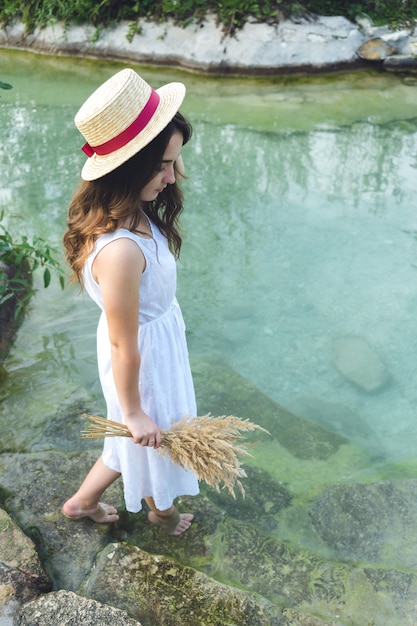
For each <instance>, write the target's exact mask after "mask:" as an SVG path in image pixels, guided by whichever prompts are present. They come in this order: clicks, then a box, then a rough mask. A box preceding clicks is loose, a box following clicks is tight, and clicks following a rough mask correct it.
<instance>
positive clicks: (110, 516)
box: [62, 457, 120, 524]
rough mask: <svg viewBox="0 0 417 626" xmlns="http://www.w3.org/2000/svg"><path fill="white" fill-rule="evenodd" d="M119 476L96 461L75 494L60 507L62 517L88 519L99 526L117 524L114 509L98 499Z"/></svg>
mask: <svg viewBox="0 0 417 626" xmlns="http://www.w3.org/2000/svg"><path fill="white" fill-rule="evenodd" d="M119 476H120V474H119V472H115V471H114V470H112V469H110V468H109V467H107V466H106V465H104V463H103V459H102V458H101V457H100V458H99V459H97V461H96V463H95V464H94V465H93V467H92V468H91V470H90V471H89V473H88V474H87V476H86V477H85V479H84V481H83V483H82V485H81V487H80V488H79V489H78V491H77V493H75V494H74V495H73V496H72V498H70V499H69V500H67V501H66V502H65V504H64V506H63V507H62V511H63V513H64V515H65V516H66V517H69V518H71V519H82V518H83V517H89V518H91V519H92V520H93V521H94V522H97V523H99V524H107V523H108V522H117V520H118V519H119V516H118V515H117V511H116V509H115V508H114V507H112V506H110V505H109V504H104V503H103V502H100V498H101V496H102V495H103V493H104V491H105V490H106V489H107V487H109V486H110V485H111V484H112V483H113V482H114V481H115V480H117V478H119Z"/></svg>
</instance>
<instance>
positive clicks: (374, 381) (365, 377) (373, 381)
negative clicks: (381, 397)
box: [333, 335, 391, 393]
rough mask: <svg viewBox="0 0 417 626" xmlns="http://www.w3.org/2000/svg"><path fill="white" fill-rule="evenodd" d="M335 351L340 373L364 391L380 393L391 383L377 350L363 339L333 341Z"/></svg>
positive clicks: (339, 338) (336, 363)
mask: <svg viewBox="0 0 417 626" xmlns="http://www.w3.org/2000/svg"><path fill="white" fill-rule="evenodd" d="M333 350H334V363H335V365H336V367H337V369H338V370H339V372H340V373H341V374H343V376H345V377H346V378H347V379H348V380H350V381H351V382H353V383H355V385H357V386H358V387H360V388H361V389H363V390H364V391H367V392H368V393H370V392H373V391H379V390H381V389H383V388H384V387H385V386H386V385H387V384H388V382H389V381H390V378H391V376H390V373H389V372H388V370H387V368H386V367H385V365H384V364H383V362H382V361H381V359H380V358H379V356H378V354H377V352H376V350H374V349H373V348H372V347H371V346H370V345H369V343H368V342H367V341H366V340H365V339H363V338H362V337H356V336H354V335H345V336H341V337H338V338H337V339H335V340H334V341H333Z"/></svg>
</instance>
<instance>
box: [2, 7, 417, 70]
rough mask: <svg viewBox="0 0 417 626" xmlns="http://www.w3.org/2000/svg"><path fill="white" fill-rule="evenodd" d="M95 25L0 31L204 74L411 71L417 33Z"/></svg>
mask: <svg viewBox="0 0 417 626" xmlns="http://www.w3.org/2000/svg"><path fill="white" fill-rule="evenodd" d="M135 29H136V31H137V34H134V35H133V36H132V35H131V32H132V30H131V24H130V23H128V22H124V23H120V24H118V25H116V26H114V27H112V28H107V29H103V30H98V29H96V28H95V27H94V26H90V25H85V26H72V27H68V26H67V25H63V24H59V23H57V24H53V25H51V26H48V27H47V28H45V29H42V30H40V29H37V30H35V31H34V32H33V33H30V34H27V33H26V32H25V29H24V25H23V24H21V23H16V24H14V25H13V26H10V27H6V28H5V29H3V30H0V46H8V47H17V48H22V49H28V50H33V51H39V52H44V53H48V54H61V53H63V54H70V55H76V56H95V57H105V58H114V59H123V60H127V61H133V62H136V63H142V64H158V65H175V66H180V67H184V68H188V69H191V70H196V71H203V72H211V73H239V74H256V75H260V74H279V73H290V72H319V71H320V72H323V71H324V72H329V71H335V70H340V69H351V68H357V67H364V66H369V63H379V64H380V65H382V66H384V67H385V68H386V69H389V70H393V71H410V70H413V69H414V68H415V67H416V65H417V63H416V56H415V55H416V54H417V33H416V32H415V31H414V30H407V29H401V30H398V31H391V30H390V29H389V28H388V27H374V26H373V25H372V24H371V22H370V21H369V20H367V19H360V20H359V19H358V20H357V22H356V23H352V22H350V21H349V20H347V19H345V18H344V17H317V18H315V19H309V20H307V19H300V20H299V21H297V22H293V21H290V20H286V21H282V22H277V24H275V25H268V24H260V23H256V22H247V23H246V24H245V26H244V27H243V29H242V30H239V31H237V32H236V33H235V34H233V35H225V33H224V32H223V29H222V28H221V26H219V25H217V24H216V20H215V18H214V16H208V17H207V19H206V20H205V21H203V22H199V23H192V24H190V25H188V26H187V27H186V28H182V27H180V26H177V25H176V24H175V23H173V22H172V21H170V20H168V21H166V22H163V23H153V22H149V21H146V20H139V21H138V23H137V24H136V25H135Z"/></svg>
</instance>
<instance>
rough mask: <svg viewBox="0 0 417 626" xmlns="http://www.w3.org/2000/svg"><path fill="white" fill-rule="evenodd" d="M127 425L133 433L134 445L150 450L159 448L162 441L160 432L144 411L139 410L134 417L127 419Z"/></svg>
mask: <svg viewBox="0 0 417 626" xmlns="http://www.w3.org/2000/svg"><path fill="white" fill-rule="evenodd" d="M125 423H126V426H127V427H128V429H129V430H130V432H131V433H132V438H133V441H134V443H138V444H139V445H141V446H149V447H150V448H159V446H160V445H161V441H162V436H161V433H160V430H159V428H158V426H157V425H156V424H155V422H154V421H153V419H151V418H150V417H149V415H147V414H146V413H145V412H144V411H142V409H139V411H138V412H137V413H135V415H133V416H130V417H125Z"/></svg>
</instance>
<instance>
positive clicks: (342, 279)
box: [0, 51, 417, 460]
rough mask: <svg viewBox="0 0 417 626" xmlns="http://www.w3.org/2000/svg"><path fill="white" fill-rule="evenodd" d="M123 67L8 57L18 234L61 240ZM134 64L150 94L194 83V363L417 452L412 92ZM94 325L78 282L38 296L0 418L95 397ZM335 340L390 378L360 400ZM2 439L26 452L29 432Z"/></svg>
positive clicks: (373, 80)
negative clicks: (90, 111) (90, 104)
mask: <svg viewBox="0 0 417 626" xmlns="http://www.w3.org/2000/svg"><path fill="white" fill-rule="evenodd" d="M120 67H122V66H121V65H120V64H117V63H107V62H98V61H91V60H90V61H85V60H77V62H76V63H74V61H73V60H72V59H65V58H56V59H53V58H50V57H43V56H33V55H27V54H23V53H18V52H7V51H1V52H0V68H1V69H0V79H1V80H3V81H5V82H10V83H11V84H12V85H13V89H12V90H10V91H2V92H1V93H0V96H1V99H0V119H1V128H2V147H1V151H0V167H1V172H2V185H1V190H0V202H1V206H2V207H3V208H4V209H5V211H6V222H7V225H8V227H9V230H11V232H14V233H16V234H18V233H24V234H28V235H31V234H40V235H43V236H44V237H46V238H47V239H48V241H49V242H50V243H52V244H54V245H56V246H58V247H59V246H60V240H61V236H62V233H63V231H64V229H65V213H66V207H67V205H68V202H69V199H70V197H71V194H72V191H73V189H74V187H75V185H76V184H77V181H78V176H79V171H80V168H81V166H82V163H83V158H84V157H83V154H82V153H81V151H80V147H81V145H82V138H81V136H80V135H79V134H78V132H77V131H76V129H75V128H74V126H73V121H72V120H73V116H74V114H75V112H76V110H77V108H78V106H79V105H80V103H81V102H82V101H83V100H84V99H85V97H87V96H88V95H89V93H90V92H91V91H92V90H93V89H94V88H95V87H96V86H97V85H98V84H100V83H101V82H102V81H103V80H104V79H105V78H107V77H108V76H110V75H111V74H112V73H114V71H116V70H117V69H120ZM140 71H141V72H142V74H143V75H144V76H145V78H147V79H148V80H149V81H150V82H152V83H153V84H154V85H155V86H158V85H160V84H163V83H164V82H167V81H169V80H183V81H184V82H185V83H186V84H187V87H188V97H187V100H186V104H185V106H184V112H185V113H186V114H187V115H188V116H189V118H190V119H191V120H192V122H193V124H194V128H195V135H194V140H193V141H192V143H191V144H190V145H189V146H187V147H186V148H185V150H184V158H185V161H186V164H187V168H188V174H189V180H188V181H187V183H186V197H187V202H186V210H185V213H184V218H183V225H184V233H185V242H184V247H183V254H182V261H181V263H180V265H179V299H180V301H181V305H182V308H183V311H184V315H185V318H186V322H187V327H188V340H189V347H190V353H191V356H194V355H196V356H199V355H205V354H210V355H212V354H217V355H220V356H221V357H222V358H223V359H224V360H225V361H226V362H227V363H228V364H229V365H230V366H231V367H232V368H233V369H234V370H235V371H236V372H238V373H239V374H240V375H242V376H243V377H245V378H246V379H248V380H250V381H251V382H252V383H254V384H255V385H256V386H257V387H258V388H259V389H260V390H261V391H263V392H264V393H266V394H267V395H268V396H269V397H270V398H271V399H273V400H275V401H277V402H279V403H280V404H282V405H284V406H285V407H286V408H288V409H289V410H292V411H294V412H296V413H301V414H302V415H303V416H305V417H310V418H312V419H317V420H319V421H322V422H323V420H324V422H326V424H327V425H328V426H329V427H331V428H335V427H336V426H337V430H338V432H342V433H343V434H345V435H347V436H348V437H351V438H352V439H353V440H356V441H359V442H360V444H361V445H363V446H364V447H365V448H369V450H372V452H373V453H376V456H378V457H380V458H384V459H388V460H395V459H404V458H407V457H413V456H414V453H415V449H416V444H417V441H416V429H415V425H414V420H415V410H414V407H415V404H416V399H417V386H416V359H415V349H414V346H415V337H416V322H415V311H416V305H417V270H416V266H417V243H416V233H417V218H416V210H415V198H416V188H417V179H416V163H417V155H416V152H417V148H416V133H417V117H416V104H417V85H416V83H415V82H414V81H413V80H412V79H408V80H407V79H405V80H403V79H402V78H399V77H397V76H393V75H389V74H386V73H385V74H384V73H382V74H381V73H376V72H361V73H353V74H341V75H332V76H327V77H313V78H310V79H307V78H295V77H283V78H276V79H270V80H266V79H261V80H256V79H239V78H228V79H226V78H219V79H214V78H207V77H200V76H197V75H194V74H190V73H181V72H179V71H176V70H173V69H172V70H171V69H169V70H167V69H165V70H159V69H155V68H153V69H150V68H141V70H140ZM38 280H39V281H40V277H39V278H38ZM96 321H97V311H96V310H95V308H94V305H92V304H91V303H89V302H88V301H86V300H85V299H84V298H83V297H78V295H77V292H76V290H75V289H74V288H71V287H68V288H67V289H66V290H65V292H64V293H62V292H61V291H60V289H59V287H58V283H57V281H55V283H54V284H53V285H52V286H51V287H50V288H48V289H47V290H43V289H42V288H40V290H39V292H38V294H37V296H36V297H35V298H34V300H33V302H32V312H31V314H30V316H29V317H28V319H27V320H26V321H25V323H24V325H23V327H22V328H21V330H20V332H19V335H18V338H17V341H16V344H15V346H14V347H13V349H12V351H11V354H10V356H9V358H8V359H7V361H6V363H5V369H6V371H7V373H8V374H9V376H6V378H5V380H4V381H3V385H2V404H1V408H0V420H1V419H2V415H3V416H7V415H8V414H10V412H11V411H13V413H14V414H16V415H17V418H16V419H17V421H18V422H19V420H20V419H21V420H22V423H24V422H23V420H24V419H25V415H26V413H27V409H28V403H29V404H30V407H31V411H32V412H35V414H37V413H39V414H40V415H43V416H44V415H49V414H51V413H53V412H54V411H55V410H56V404H57V400H56V399H57V398H67V397H68V396H70V395H71V393H75V391H76V390H77V389H78V388H79V386H80V385H81V384H83V385H85V386H86V387H87V388H94V389H95V388H96V387H97V379H96V370H95V345H94V343H95V337H94V334H95V327H96ZM344 335H354V336H359V337H361V338H362V339H363V340H364V341H366V343H367V344H368V345H369V346H370V347H371V349H372V350H373V351H374V352H375V354H377V355H378V357H379V358H380V359H381V361H382V362H383V364H384V366H385V367H386V369H387V371H388V372H389V374H390V383H389V384H388V385H386V386H385V387H383V388H382V389H381V390H380V391H377V392H374V393H367V392H366V391H364V390H363V389H361V388H360V387H358V386H357V385H355V384H353V383H352V382H351V381H350V380H348V379H347V378H346V377H345V376H343V375H342V374H341V373H340V371H339V370H338V369H337V368H336V367H335V363H334V358H333V356H332V345H333V342H334V340H335V339H336V338H337V337H339V336H344ZM335 412H336V413H337V414H338V415H339V418H338V421H337V425H336V426H335V424H334V423H333V424H331V423H330V422H331V421H332V420H331V418H329V417H328V416H329V414H334V413H335ZM19 416H20V417H19ZM326 416H327V417H326ZM340 416H341V417H340ZM343 416H345V417H343ZM352 416H354V423H355V427H354V428H353V427H352V420H351V418H352ZM40 421H42V420H40ZM358 424H359V427H357V425H358ZM35 428H36V419H35ZM8 437H10V440H8ZM13 437H14V439H13ZM376 442H377V443H376ZM4 445H5V448H6V449H7V448H8V447H9V448H10V449H14V448H15V447H16V446H19V445H23V446H24V447H25V446H26V445H27V441H26V436H25V434H22V433H20V434H18V435H16V434H10V435H6V441H5V442H4ZM376 448H377V449H376Z"/></svg>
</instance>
